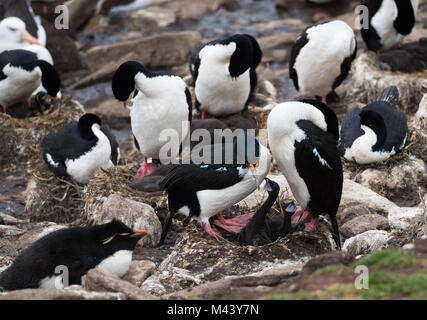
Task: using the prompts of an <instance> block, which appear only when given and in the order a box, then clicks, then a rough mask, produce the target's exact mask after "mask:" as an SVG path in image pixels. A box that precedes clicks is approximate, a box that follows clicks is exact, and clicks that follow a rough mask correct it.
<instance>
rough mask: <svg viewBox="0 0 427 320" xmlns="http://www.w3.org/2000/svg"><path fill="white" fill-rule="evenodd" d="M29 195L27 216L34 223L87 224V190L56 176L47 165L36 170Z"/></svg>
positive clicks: (26, 208) (29, 184)
mask: <svg viewBox="0 0 427 320" xmlns="http://www.w3.org/2000/svg"><path fill="white" fill-rule="evenodd" d="M25 193H26V201H25V214H26V215H27V217H28V218H29V219H30V221H31V222H37V221H52V222H56V223H67V224H71V225H83V224H84V223H83V221H82V219H81V212H82V210H83V206H84V203H83V200H82V195H83V187H82V186H79V185H77V184H76V183H74V182H72V181H71V180H69V179H67V180H64V179H60V178H58V177H56V176H55V175H54V174H53V173H52V172H51V171H50V170H49V168H48V167H47V165H45V164H40V165H38V166H37V167H36V168H35V169H34V171H33V173H32V176H31V178H30V180H29V181H28V185H27V190H26V192H25Z"/></svg>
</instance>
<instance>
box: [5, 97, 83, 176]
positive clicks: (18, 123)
mask: <svg viewBox="0 0 427 320" xmlns="http://www.w3.org/2000/svg"><path fill="white" fill-rule="evenodd" d="M53 104H54V105H52V106H51V108H49V109H48V110H47V112H46V113H44V114H41V115H39V116H36V117H31V118H24V119H18V118H11V117H10V116H5V115H3V114H1V115H0V136H1V137H2V141H3V143H2V152H1V153H0V166H1V167H2V168H10V170H16V164H20V165H22V164H24V163H27V162H28V165H31V166H32V167H34V166H35V165H37V164H39V163H41V162H43V158H42V152H41V148H40V143H41V141H42V139H43V137H44V136H45V135H46V134H48V133H49V132H51V131H55V130H56V129H58V128H59V127H61V126H62V125H64V124H66V123H69V122H74V121H78V119H79V118H80V116H81V115H83V114H84V109H83V107H82V106H81V105H80V104H79V103H78V102H76V101H75V100H73V99H71V98H70V97H64V98H62V99H60V100H56V101H54V102H53Z"/></svg>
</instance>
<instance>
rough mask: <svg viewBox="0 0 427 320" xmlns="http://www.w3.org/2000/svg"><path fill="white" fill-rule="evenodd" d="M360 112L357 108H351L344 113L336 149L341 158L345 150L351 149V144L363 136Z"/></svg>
mask: <svg viewBox="0 0 427 320" xmlns="http://www.w3.org/2000/svg"><path fill="white" fill-rule="evenodd" d="M360 112H361V110H360V109H359V108H358V107H353V108H351V109H350V110H349V111H348V112H347V113H346V115H345V116H344V118H343V120H342V123H341V135H340V141H339V147H338V149H339V151H340V154H341V155H342V156H343V155H344V153H345V149H347V148H351V146H352V145H353V142H354V141H355V140H356V139H357V138H359V137H360V136H362V135H363V134H364V132H363V130H362V129H361V127H360Z"/></svg>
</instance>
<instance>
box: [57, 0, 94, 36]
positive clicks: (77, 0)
mask: <svg viewBox="0 0 427 320" xmlns="http://www.w3.org/2000/svg"><path fill="white" fill-rule="evenodd" d="M97 3H98V2H97V1H89V2H87V1H86V0H72V1H67V2H66V3H65V5H66V6H67V8H68V12H69V21H70V28H72V29H73V30H77V29H80V28H81V27H83V25H84V24H85V23H86V22H87V21H88V20H89V19H90V18H91V17H92V16H93V15H94V14H95V9H96V5H97Z"/></svg>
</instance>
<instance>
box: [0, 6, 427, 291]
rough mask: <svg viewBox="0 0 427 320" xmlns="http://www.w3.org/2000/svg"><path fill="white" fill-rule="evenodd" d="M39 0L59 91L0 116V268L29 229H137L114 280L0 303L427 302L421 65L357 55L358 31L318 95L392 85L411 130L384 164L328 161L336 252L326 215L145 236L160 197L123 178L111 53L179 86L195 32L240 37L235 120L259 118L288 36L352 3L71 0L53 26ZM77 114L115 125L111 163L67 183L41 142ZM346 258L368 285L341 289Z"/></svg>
mask: <svg viewBox="0 0 427 320" xmlns="http://www.w3.org/2000/svg"><path fill="white" fill-rule="evenodd" d="M46 2H49V3H45V2H43V1H38V2H35V6H34V9H35V11H36V12H37V13H38V14H40V15H42V16H43V19H44V24H45V25H46V27H45V28H46V30H47V31H48V39H49V41H48V48H49V50H51V52H52V54H53V56H54V60H55V63H56V67H57V68H58V70H59V71H60V73H61V77H62V80H63V84H64V90H63V93H64V98H62V99H61V100H60V101H57V102H56V103H55V105H54V106H52V108H51V109H50V110H48V111H46V112H44V113H43V114H41V115H39V116H37V117H32V118H28V119H14V118H8V117H4V116H0V136H2V138H3V139H2V140H3V141H5V142H6V144H5V145H4V147H3V148H2V151H1V153H0V271H2V270H4V269H5V268H7V266H8V265H10V263H11V262H12V261H13V259H14V258H15V257H16V256H17V255H18V254H19V253H20V252H21V251H22V250H23V249H25V248H26V247H28V246H29V245H30V244H31V243H32V242H34V241H35V240H37V239H39V238H40V237H42V236H43V235H45V234H47V233H49V232H51V231H54V230H57V229H59V228H64V227H66V226H70V225H87V224H94V223H103V222H106V221H109V220H110V219H111V218H112V217H117V218H120V219H122V220H123V221H124V222H126V223H127V224H128V225H130V226H132V227H134V228H138V229H140V228H143V229H146V230H148V231H149V232H150V236H149V237H146V238H144V240H143V241H140V243H139V244H138V246H137V248H136V250H135V252H134V261H133V262H132V266H131V269H130V270H129V272H128V274H127V275H125V276H124V277H123V279H119V278H116V277H114V276H112V275H111V274H107V273H105V272H102V271H99V270H92V271H90V272H89V274H88V276H87V278H86V287H85V288H81V287H79V286H72V287H70V288H67V289H64V290H54V291H52V290H35V289H31V290H20V291H15V292H10V293H5V294H3V295H0V299H195V298H197V299H256V298H263V299H387V298H421V299H426V298H427V223H426V206H427V195H426V189H427V174H426V168H425V165H426V159H427V151H426V145H427V144H426V142H427V94H426V92H427V89H426V88H427V71H426V70H424V71H419V72H415V73H411V74H403V73H401V72H390V71H386V70H383V69H382V68H381V64H380V63H378V61H377V57H376V56H375V55H373V54H370V53H365V52H364V48H365V46H364V44H363V42H362V41H361V38H360V34H359V35H358V42H359V49H360V50H359V54H358V58H357V60H356V61H355V62H354V64H353V68H352V74H351V76H350V77H349V78H348V80H347V81H346V82H345V83H344V84H343V85H342V86H341V87H339V88H338V90H337V94H338V96H339V99H338V100H336V101H331V102H330V105H331V107H332V108H333V109H334V110H335V112H336V113H337V115H338V117H339V118H342V116H343V115H344V114H345V112H346V111H347V110H348V109H349V108H350V107H352V106H354V105H359V106H363V105H365V104H366V103H368V102H369V101H371V100H372V99H374V98H376V96H377V95H378V93H379V92H380V91H381V90H382V89H384V88H385V87H387V86H389V85H391V84H393V85H396V86H398V88H399V92H400V94H401V101H400V104H399V108H400V109H401V110H403V111H405V113H406V116H407V120H408V125H409V128H410V135H409V138H408V142H407V144H406V147H405V149H404V151H403V152H402V153H401V154H399V155H396V156H395V157H393V158H392V159H390V160H388V161H386V162H385V163H382V164H375V165H367V166H360V165H355V164H352V163H349V162H346V161H345V160H344V159H343V164H344V176H345V181H344V189H343V196H342V201H341V205H340V209H339V212H338V215H337V218H338V221H339V223H340V226H341V233H342V236H343V240H344V241H345V242H344V246H343V251H342V252H337V251H335V250H333V246H332V238H331V234H330V231H329V229H330V227H329V222H328V221H327V219H322V220H321V222H320V224H319V226H318V228H317V230H316V231H315V232H313V233H310V234H307V233H295V234H292V235H289V236H287V237H286V238H284V239H280V240H278V241H276V242H274V243H271V244H269V245H266V246H262V247H251V246H239V245H237V244H236V239H235V238H233V237H232V236H226V239H227V240H225V241H219V240H216V239H214V238H211V237H209V236H207V235H206V234H205V233H204V232H203V231H202V229H201V228H200V227H199V226H198V225H197V224H196V223H194V222H190V223H184V221H183V219H182V218H181V217H177V219H175V220H174V222H173V228H172V232H171V233H170V235H169V236H168V238H167V239H166V244H165V245H164V246H162V247H160V248H159V247H156V244H157V242H158V240H159V238H160V233H161V225H162V223H163V220H164V218H165V216H166V214H167V199H166V196H165V195H164V194H162V193H156V194H147V193H142V192H139V191H136V190H134V189H132V188H130V187H129V184H130V182H131V181H132V179H133V176H134V174H135V172H136V169H137V166H138V162H139V161H140V160H141V157H140V155H139V154H138V153H137V152H136V151H135V150H134V148H133V144H132V139H131V135H130V124H129V114H128V111H127V110H126V109H124V108H123V106H122V104H121V103H119V102H117V101H115V100H114V98H113V97H112V92H111V88H110V87H111V85H110V80H111V78H112V75H113V73H114V71H115V70H116V68H117V67H118V66H119V65H120V64H121V63H122V62H123V61H126V60H131V59H135V60H138V61H140V62H141V63H143V64H144V65H145V66H147V67H148V68H151V69H168V70H171V71H173V72H175V73H176V74H178V75H180V76H182V77H183V78H184V79H185V80H186V82H187V84H188V85H189V86H190V89H191V90H192V89H193V88H192V87H191V77H190V73H189V68H188V64H187V57H188V54H189V53H190V52H191V50H192V48H193V47H194V45H195V44H196V43H197V42H199V41H208V40H209V39H212V38H216V37H220V36H224V35H226V34H229V33H235V32H246V33H251V34H253V35H255V36H256V37H257V38H258V40H259V43H260V45H261V47H262V49H263V51H264V57H263V60H262V63H261V65H260V66H259V68H258V70H257V71H258V78H259V86H258V88H257V91H256V98H255V100H254V102H253V103H252V104H251V106H250V107H249V111H248V112H247V114H246V115H245V116H246V117H248V118H252V119H254V120H255V121H256V122H257V124H258V127H260V128H265V120H266V118H267V116H268V112H269V109H270V108H264V107H265V106H267V105H270V106H273V105H275V104H276V103H278V102H281V101H284V100H286V99H290V98H294V97H295V94H296V92H295V89H294V88H293V85H292V83H291V81H290V79H289V74H288V71H287V68H288V65H287V63H288V56H289V49H290V46H291V44H292V43H293V41H294V40H295V38H296V37H297V36H298V34H299V33H300V32H301V31H302V30H304V29H305V28H306V26H307V25H309V24H312V23H315V22H319V21H323V20H326V19H342V20H345V21H347V22H348V23H349V24H350V25H351V26H354V15H353V9H354V7H355V6H356V4H357V1H339V2H338V3H337V4H334V5H333V6H326V7H319V6H315V5H309V4H306V3H305V2H304V1H299V0H282V1H279V0H277V1H274V0H265V1H256V0H204V1H189V0H188V1H187V0H181V1H174V0H153V1H147V3H148V2H152V3H151V4H150V5H148V6H147V7H146V8H143V9H139V10H131V11H125V12H120V11H119V10H117V8H116V9H113V10H112V11H110V9H111V7H113V6H115V5H117V4H126V3H128V2H130V1H127V0H111V1H104V4H103V6H102V7H100V8H97V7H96V1H91V2H90V4H88V2H87V1H84V0H82V1H79V0H75V1H74V2H73V3H74V4H73V5H72V7H71V8H70V13H71V15H72V17H71V20H70V21H72V26H71V31H70V32H68V31H67V32H65V31H62V33H59V31H57V30H55V29H54V28H53V27H49V21H50V22H51V21H53V20H54V18H53V13H52V12H53V8H54V7H55V5H57V4H58V3H60V2H62V1H46ZM83 2H84V3H85V6H84V10H82V4H83ZM420 2H421V5H420V9H419V14H418V22H417V24H416V27H415V29H414V31H413V32H412V34H411V35H410V36H409V37H408V38H407V39H406V40H405V41H415V40H417V39H419V38H420V37H421V36H425V35H426V28H427V2H426V1H420ZM58 39H59V40H58ZM60 40H61V41H62V42H61V44H62V46H58V41H60ZM85 111H86V112H95V113H97V114H99V115H101V117H102V118H103V120H104V121H106V122H108V123H109V125H110V126H111V127H112V128H113V129H114V132H115V134H116V135H117V138H118V141H119V143H120V146H121V150H122V159H121V162H120V165H119V166H117V167H116V168H114V169H111V170H108V171H105V172H102V173H101V174H100V175H98V176H97V177H95V178H94V179H92V180H91V181H90V182H89V183H88V185H87V186H79V185H76V184H75V183H73V182H72V181H69V180H59V179H57V178H56V177H54V175H53V174H52V173H50V172H49V170H48V169H47V167H46V166H45V165H44V163H43V161H42V157H41V150H40V141H41V138H42V137H43V136H44V135H45V134H46V132H49V131H51V130H54V129H55V128H58V127H59V126H61V125H62V124H64V123H66V122H69V121H74V120H76V119H78V117H79V116H80V115H81V114H82V113H83V112H85ZM194 116H195V117H196V118H197V117H198V115H197V114H196V113H195V114H194ZM262 138H263V137H260V139H262ZM264 138H265V137H264ZM269 177H270V178H271V179H273V180H275V181H276V182H278V183H279V185H280V186H281V194H280V197H279V201H278V202H277V203H276V204H275V206H274V207H273V210H272V211H271V212H270V214H280V212H281V210H282V208H281V207H282V205H283V204H284V203H285V202H286V201H289V200H290V199H292V194H291V192H290V188H289V186H288V185H287V183H286V180H285V179H284V177H283V176H282V175H281V174H280V172H278V171H277V169H276V168H275V166H273V167H272V171H271V173H270V175H269ZM265 197H266V195H265V194H263V193H262V192H260V191H256V192H255V193H254V194H252V195H250V196H249V197H248V198H247V199H245V200H243V201H242V202H240V203H238V204H237V205H236V206H234V207H233V208H232V209H230V210H229V211H227V212H225V215H226V216H227V215H228V216H232V215H235V214H243V213H247V212H251V211H254V210H256V208H257V207H258V206H259V204H260V203H261V202H262V201H263V199H265ZM358 265H365V266H367V267H368V268H369V284H370V288H369V290H358V289H356V288H355V286H354V282H355V279H356V277H357V276H358V274H357V273H355V270H357V269H356V268H357V266H358Z"/></svg>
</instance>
